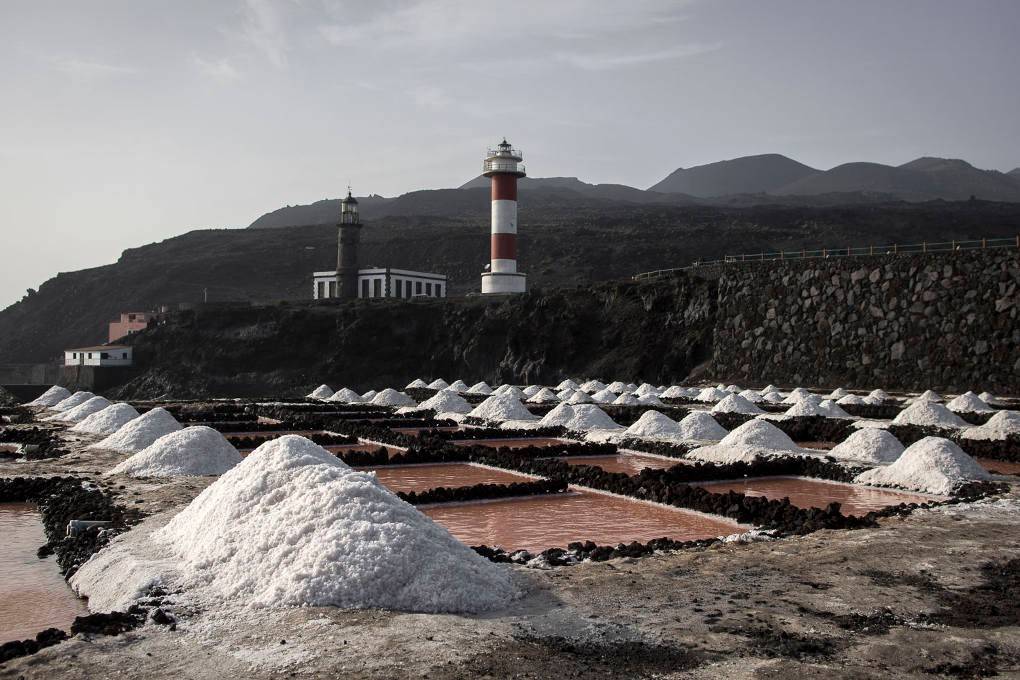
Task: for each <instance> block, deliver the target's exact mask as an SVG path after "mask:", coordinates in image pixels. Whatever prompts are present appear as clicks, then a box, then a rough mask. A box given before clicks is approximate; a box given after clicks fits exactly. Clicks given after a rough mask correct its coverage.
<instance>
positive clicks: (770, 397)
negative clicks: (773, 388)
mask: <svg viewBox="0 0 1020 680" xmlns="http://www.w3.org/2000/svg"><path fill="white" fill-rule="evenodd" d="M761 399H762V401H764V402H768V403H769V404H781V403H783V395H782V394H780V393H779V392H763V393H762V395H761Z"/></svg>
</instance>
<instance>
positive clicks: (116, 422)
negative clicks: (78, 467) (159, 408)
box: [71, 404, 138, 436]
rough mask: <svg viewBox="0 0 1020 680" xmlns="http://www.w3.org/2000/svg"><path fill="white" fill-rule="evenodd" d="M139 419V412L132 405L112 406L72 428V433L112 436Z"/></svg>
mask: <svg viewBox="0 0 1020 680" xmlns="http://www.w3.org/2000/svg"><path fill="white" fill-rule="evenodd" d="M137 417H138V411H136V410H135V408H134V407H133V406H132V405H131V404H112V405H110V406H107V407H106V408H104V409H103V410H102V411H97V412H96V413H93V414H92V415H90V416H89V417H88V418H86V419H85V420H83V421H81V422H80V423H78V424H77V425H75V426H74V427H72V428H71V431H72V432H84V433H86V434H101V435H104V436H105V435H110V434H113V433H114V432H116V431H117V430H119V429H120V428H122V427H124V426H125V425H127V424H128V423H130V422H131V421H132V420H134V419H135V418H137Z"/></svg>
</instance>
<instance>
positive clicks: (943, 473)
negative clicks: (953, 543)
mask: <svg viewBox="0 0 1020 680" xmlns="http://www.w3.org/2000/svg"><path fill="white" fill-rule="evenodd" d="M922 403H924V402H922ZM988 479H991V475H989V474H988V472H986V471H985V469H984V468H983V467H981V466H980V465H979V464H978V462H977V461H976V460H974V459H973V458H971V457H970V456H968V455H967V454H966V453H964V452H963V450H962V449H961V448H960V447H959V446H957V445H956V444H954V443H953V442H951V441H949V440H948V439H942V438H941V437H925V438H924V439H922V440H920V441H917V442H915V443H913V444H911V445H910V446H908V447H907V448H906V450H905V451H904V452H903V453H902V454H901V455H900V457H899V458H898V459H897V460H896V462H895V463H893V464H892V465H889V466H887V467H878V468H875V469H873V470H868V471H867V472H864V473H862V474H860V475H858V476H857V477H856V478H855V479H854V481H855V482H857V483H858V484H873V485H877V486H898V487H900V488H903V489H910V490H912V491H921V492H924V493H933V494H940V495H946V494H951V493H953V491H955V490H956V488H957V487H959V486H960V485H961V484H963V483H965V482H969V481H986V480H988Z"/></svg>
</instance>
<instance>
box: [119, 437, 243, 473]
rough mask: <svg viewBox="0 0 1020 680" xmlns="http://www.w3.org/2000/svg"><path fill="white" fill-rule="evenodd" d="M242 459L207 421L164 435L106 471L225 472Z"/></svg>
mask: <svg viewBox="0 0 1020 680" xmlns="http://www.w3.org/2000/svg"><path fill="white" fill-rule="evenodd" d="M240 462H241V454H239V453H238V452H237V449H235V448H234V447H233V446H231V445H230V442H228V441H227V438H226V437H224V436H223V435H222V434H220V433H219V432H217V431H216V430H214V429H212V428H211V427H206V426H204V425H198V426H195V427H186V428H184V429H183V430H179V431H177V432H171V433H170V434H166V435H163V436H162V437H160V438H159V439H157V440H156V441H154V442H153V443H152V444H150V445H149V446H147V447H145V448H144V449H142V450H141V451H139V452H138V453H136V454H135V455H133V456H131V457H130V458H128V459H127V460H125V461H124V462H122V463H121V464H120V465H118V466H117V467H115V468H113V469H112V470H110V471H109V472H107V473H106V475H107V476H109V475H128V476H129V477H197V476H200V475H222V474H223V473H224V472H226V471H227V470H229V469H230V468H232V467H234V466H235V465H237V464H238V463H240Z"/></svg>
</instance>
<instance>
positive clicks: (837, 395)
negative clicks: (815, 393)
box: [826, 387, 850, 401]
mask: <svg viewBox="0 0 1020 680" xmlns="http://www.w3.org/2000/svg"><path fill="white" fill-rule="evenodd" d="M849 394H850V393H849V392H847V391H846V390H844V389H843V388H842V387H837V388H836V389H834V390H833V391H832V392H831V393H830V394H829V396H828V397H826V399H832V400H833V401H839V400H840V399H842V398H843V397H845V396H847V395H849Z"/></svg>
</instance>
